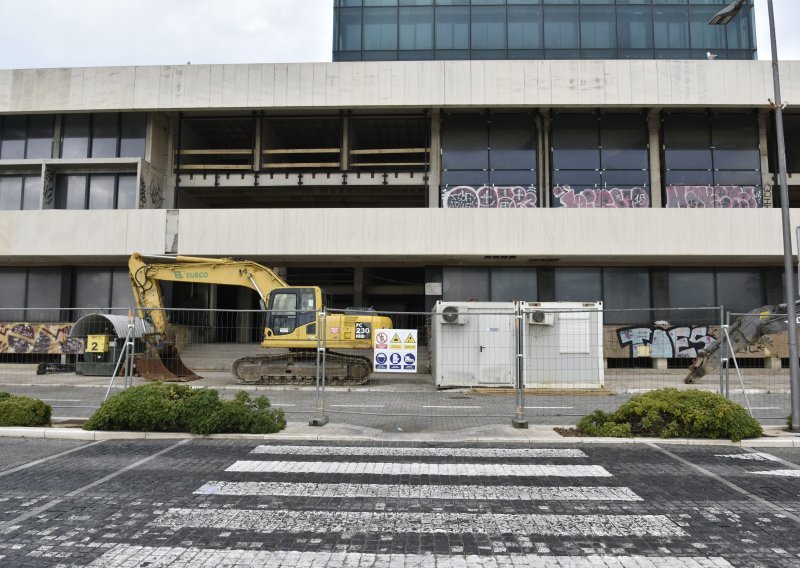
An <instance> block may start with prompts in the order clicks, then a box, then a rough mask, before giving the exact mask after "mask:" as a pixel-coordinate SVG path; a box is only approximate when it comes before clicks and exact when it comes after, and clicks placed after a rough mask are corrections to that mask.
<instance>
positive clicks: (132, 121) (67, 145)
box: [61, 112, 147, 159]
mask: <svg viewBox="0 0 800 568" xmlns="http://www.w3.org/2000/svg"><path fill="white" fill-rule="evenodd" d="M146 135H147V114H146V113H143V112H136V113H117V112H114V113H96V114H67V115H64V117H63V119H62V131H61V157H62V158H73V159H74V158H86V157H91V158H143V157H144V155H145V139H146Z"/></svg>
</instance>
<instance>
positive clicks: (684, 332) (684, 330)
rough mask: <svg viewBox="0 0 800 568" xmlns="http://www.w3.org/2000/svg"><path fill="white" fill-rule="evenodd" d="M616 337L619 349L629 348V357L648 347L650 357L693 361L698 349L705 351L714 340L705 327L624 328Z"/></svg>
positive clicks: (656, 326) (655, 326)
mask: <svg viewBox="0 0 800 568" xmlns="http://www.w3.org/2000/svg"><path fill="white" fill-rule="evenodd" d="M617 337H618V338H619V345H620V347H630V349H631V356H636V352H637V350H638V349H637V348H638V346H640V345H648V346H649V347H650V357H654V358H659V359H661V358H663V359H672V358H682V357H688V358H692V359H694V358H695V357H697V352H698V351H699V350H700V349H705V348H706V347H708V346H709V345H711V343H712V342H713V341H714V340H715V338H714V336H713V335H711V334H710V333H709V331H708V326H706V325H698V326H673V327H662V326H659V325H653V326H650V327H641V326H640V327H625V328H621V329H618V330H617Z"/></svg>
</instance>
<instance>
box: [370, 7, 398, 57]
mask: <svg viewBox="0 0 800 568" xmlns="http://www.w3.org/2000/svg"><path fill="white" fill-rule="evenodd" d="M363 42H364V43H363V49H364V50H371V51H377V50H387V49H397V10H396V9H394V8H364V39H363Z"/></svg>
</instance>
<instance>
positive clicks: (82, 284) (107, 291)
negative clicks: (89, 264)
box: [73, 268, 111, 318]
mask: <svg viewBox="0 0 800 568" xmlns="http://www.w3.org/2000/svg"><path fill="white" fill-rule="evenodd" d="M110 295H111V271H110V270H109V269H108V268H76V269H75V285H74V287H73V307H75V308H79V309H78V310H77V313H75V314H74V315H73V317H75V318H79V317H82V316H84V315H86V314H89V313H92V312H95V311H97V310H98V309H107V308H108V307H109V304H110V303H111V298H110Z"/></svg>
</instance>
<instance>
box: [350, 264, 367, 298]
mask: <svg viewBox="0 0 800 568" xmlns="http://www.w3.org/2000/svg"><path fill="white" fill-rule="evenodd" d="M364 288H365V287H364V267H363V266H356V267H355V268H353V307H356V308H363V307H364V306H366V305H367V300H366V297H365V295H364Z"/></svg>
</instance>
